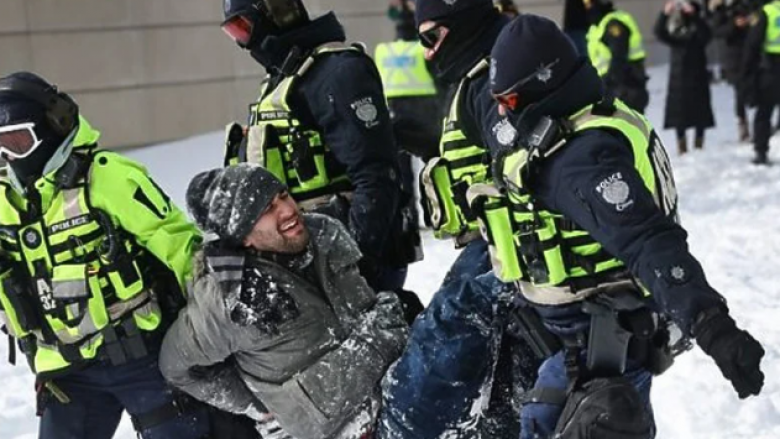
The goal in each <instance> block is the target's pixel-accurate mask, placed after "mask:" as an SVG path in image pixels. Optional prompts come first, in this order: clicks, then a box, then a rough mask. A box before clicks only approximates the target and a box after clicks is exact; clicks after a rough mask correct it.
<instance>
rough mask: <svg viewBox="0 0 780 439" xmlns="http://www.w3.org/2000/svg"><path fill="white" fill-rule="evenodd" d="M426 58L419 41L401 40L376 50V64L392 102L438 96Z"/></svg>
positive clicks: (385, 44) (377, 47)
mask: <svg viewBox="0 0 780 439" xmlns="http://www.w3.org/2000/svg"><path fill="white" fill-rule="evenodd" d="M424 54H425V49H424V48H423V47H422V45H420V43H419V42H418V41H403V40H398V41H393V42H390V43H380V44H379V45H377V46H376V51H375V52H374V61H375V62H376V66H377V69H378V70H379V75H380V76H381V77H382V85H383V86H384V90H385V96H386V97H387V98H388V99H393V98H403V97H415V96H433V95H435V94H436V87H435V86H434V84H433V76H431V73H430V72H429V71H428V68H427V67H426V65H425V56H424Z"/></svg>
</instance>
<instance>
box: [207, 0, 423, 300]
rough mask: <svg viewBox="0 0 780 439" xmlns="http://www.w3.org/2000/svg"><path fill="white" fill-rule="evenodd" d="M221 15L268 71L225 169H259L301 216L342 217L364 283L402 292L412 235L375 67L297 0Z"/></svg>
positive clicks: (328, 18)
mask: <svg viewBox="0 0 780 439" xmlns="http://www.w3.org/2000/svg"><path fill="white" fill-rule="evenodd" d="M224 13H225V21H224V22H223V23H222V29H223V30H224V31H225V33H227V34H228V35H229V36H230V37H231V38H232V39H233V40H235V42H236V43H237V44H238V45H239V46H240V47H241V48H242V49H245V50H247V51H248V52H249V54H250V55H251V56H252V58H254V59H255V60H256V61H257V62H258V63H260V64H261V65H262V66H263V67H265V69H266V71H267V73H268V77H267V78H266V80H265V81H264V82H263V85H262V87H261V93H260V98H259V100H258V101H257V102H256V103H255V104H253V105H252V106H251V107H250V115H249V125H250V126H249V130H248V134H247V136H246V138H245V139H243V140H242V135H241V129H240V127H238V126H236V125H234V126H233V127H232V128H229V129H228V136H227V137H228V142H227V143H228V150H227V154H226V163H227V164H233V163H238V162H251V163H257V164H260V165H262V166H264V167H265V168H267V169H268V170H270V171H271V172H272V173H273V174H274V175H276V176H277V177H278V178H279V179H281V180H282V181H283V182H284V183H285V184H287V186H288V187H289V188H290V194H291V195H292V196H293V198H294V199H295V200H296V201H297V202H298V203H299V205H300V206H301V207H302V209H303V210H305V211H318V212H320V213H327V214H329V215H331V216H334V217H336V218H338V219H340V220H341V221H342V222H344V223H345V224H346V225H347V226H348V227H349V230H350V231H351V232H352V233H353V234H354V237H355V240H356V241H357V243H358V245H359V247H360V250H361V252H362V253H363V258H364V259H363V261H362V263H361V270H362V273H363V275H364V276H365V277H366V279H367V280H368V282H369V284H370V285H371V286H372V287H373V288H374V289H375V290H377V291H388V290H394V291H397V290H400V289H401V288H402V287H403V284H404V281H405V279H406V272H407V265H408V263H409V262H411V261H413V260H415V259H416V258H415V249H414V245H413V244H414V238H415V237H414V231H413V230H412V231H409V232H408V233H406V232H405V231H404V230H402V227H403V221H402V218H401V215H400V212H401V210H400V206H401V203H400V199H401V188H400V179H399V176H398V173H399V171H398V160H397V155H398V149H397V147H396V145H395V142H394V139H393V132H392V125H391V124H390V118H389V114H388V111H387V106H386V103H385V96H384V94H383V93H382V84H381V82H380V78H379V74H378V73H377V70H376V66H375V65H374V63H373V61H372V60H371V58H370V57H368V56H367V55H365V54H364V53H363V49H362V48H361V47H358V46H349V45H346V44H344V41H345V35H344V29H343V28H342V26H341V24H340V23H339V21H338V20H337V19H336V16H335V15H334V14H333V13H328V14H326V15H324V16H322V17H319V18H317V19H315V20H310V19H309V16H308V13H307V12H306V9H305V8H304V5H303V3H302V1H301V0H233V1H227V0H226V1H225V2H224ZM410 235H411V236H410Z"/></svg>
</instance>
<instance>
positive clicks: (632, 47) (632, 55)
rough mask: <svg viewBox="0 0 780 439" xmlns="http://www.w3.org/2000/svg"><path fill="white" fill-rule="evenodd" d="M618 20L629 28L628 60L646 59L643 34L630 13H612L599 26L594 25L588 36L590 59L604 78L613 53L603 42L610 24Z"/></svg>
mask: <svg viewBox="0 0 780 439" xmlns="http://www.w3.org/2000/svg"><path fill="white" fill-rule="evenodd" d="M613 20H617V21H619V22H620V23H622V24H623V25H624V26H626V27H627V28H628V31H629V33H630V35H629V37H628V60H629V61H639V60H642V59H645V55H646V54H645V48H644V44H643V43H642V32H641V31H640V30H639V25H637V23H636V20H634V17H632V16H631V14H629V13H628V12H623V11H612V12H610V13H608V14H607V15H605V16H604V17H603V18H602V19H601V21H599V22H598V24H594V25H592V26H591V27H590V29H589V30H588V34H587V36H586V38H587V42H588V57H589V58H590V62H591V63H593V66H594V67H595V68H596V71H597V72H598V73H599V76H604V75H606V74H607V72H608V71H609V64H610V62H611V61H612V51H611V50H610V49H609V47H607V45H606V44H604V43H603V42H602V39H603V38H604V34H606V33H607V32H608V24H609V23H610V22H611V21H613Z"/></svg>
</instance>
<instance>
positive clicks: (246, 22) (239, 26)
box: [222, 15, 254, 47]
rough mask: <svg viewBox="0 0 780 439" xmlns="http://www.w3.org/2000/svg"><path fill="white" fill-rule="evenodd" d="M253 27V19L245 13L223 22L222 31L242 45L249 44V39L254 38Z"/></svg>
mask: <svg viewBox="0 0 780 439" xmlns="http://www.w3.org/2000/svg"><path fill="white" fill-rule="evenodd" d="M253 27H254V23H253V22H252V20H251V19H250V18H249V17H246V16H244V15H234V16H232V17H230V18H228V19H227V20H225V21H224V22H222V32H225V33H226V34H227V35H228V36H229V37H230V38H232V39H233V41H235V42H236V43H238V44H239V45H241V46H242V47H244V46H246V45H247V44H249V40H251V39H252V28H253Z"/></svg>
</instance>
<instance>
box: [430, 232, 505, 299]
mask: <svg viewBox="0 0 780 439" xmlns="http://www.w3.org/2000/svg"><path fill="white" fill-rule="evenodd" d="M491 269H492V265H491V263H490V253H489V252H488V244H487V242H485V240H483V239H481V238H480V239H475V240H473V241H471V242H469V243H468V244H466V246H465V247H463V249H462V250H461V251H460V254H459V255H458V258H457V259H455V262H453V263H452V266H451V267H450V270H449V271H448V272H447V275H446V276H444V280H443V281H442V284H441V287H439V290H442V289H444V287H445V286H446V285H447V284H449V283H451V282H458V281H464V280H471V279H476V278H477V276H479V275H482V274H485V273H487V272H489V271H490V270H491Z"/></svg>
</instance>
